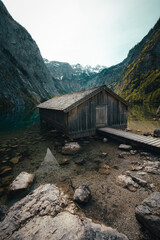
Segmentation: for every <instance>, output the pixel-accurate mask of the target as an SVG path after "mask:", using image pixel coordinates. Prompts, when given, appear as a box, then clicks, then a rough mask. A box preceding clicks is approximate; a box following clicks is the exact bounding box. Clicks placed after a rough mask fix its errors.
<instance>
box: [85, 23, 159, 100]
mask: <svg viewBox="0 0 160 240" xmlns="http://www.w3.org/2000/svg"><path fill="white" fill-rule="evenodd" d="M101 84H106V85H108V86H110V87H111V88H112V89H113V90H114V91H115V92H116V93H117V94H119V95H120V96H121V97H122V98H124V99H125V100H127V101H129V102H139V103H140V102H160V19H159V20H158V22H157V23H156V24H155V26H154V27H153V29H151V30H150V31H149V33H148V34H147V35H146V36H145V37H144V38H143V39H142V41H141V42H140V43H138V44H137V45H136V46H135V47H133V48H132V49H131V50H130V51H129V53H128V56H127V58H126V59H124V61H123V62H121V63H120V64H117V65H115V66H112V67H110V68H107V69H104V70H102V71H101V72H100V73H99V74H97V75H96V76H94V77H93V78H91V79H90V81H89V83H88V85H89V86H97V85H101Z"/></svg>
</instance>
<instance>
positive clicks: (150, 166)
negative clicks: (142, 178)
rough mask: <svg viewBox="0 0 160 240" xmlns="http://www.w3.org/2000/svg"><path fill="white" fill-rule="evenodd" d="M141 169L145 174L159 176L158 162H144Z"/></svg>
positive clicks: (159, 165)
mask: <svg viewBox="0 0 160 240" xmlns="http://www.w3.org/2000/svg"><path fill="white" fill-rule="evenodd" d="M143 168H144V171H145V172H148V173H153V174H157V175H159V174H160V162H159V161H155V162H151V161H145V162H144V164H143Z"/></svg>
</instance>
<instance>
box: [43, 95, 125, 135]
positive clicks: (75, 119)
mask: <svg viewBox="0 0 160 240" xmlns="http://www.w3.org/2000/svg"><path fill="white" fill-rule="evenodd" d="M39 111H40V118H41V120H42V121H43V120H45V121H46V122H48V123H50V124H52V125H53V126H54V127H56V128H57V129H59V130H61V131H63V132H64V133H66V134H67V135H70V136H73V137H81V136H87V135H91V134H94V133H95V132H96V128H97V127H102V126H103V127H105V126H106V127H107V126H108V127H114V128H125V127H126V126H127V115H126V112H127V106H126V105H124V104H123V103H122V102H120V101H119V100H117V99H115V98H114V97H113V96H111V95H110V94H109V93H107V92H106V91H102V92H100V93H98V94H97V95H96V96H93V97H92V98H90V99H89V100H86V101H85V102H84V103H82V104H80V105H78V106H77V107H75V108H73V109H72V110H71V111H69V112H68V113H64V112H63V111H57V110H49V109H39ZM105 114H106V115H105ZM96 115H97V116H96Z"/></svg>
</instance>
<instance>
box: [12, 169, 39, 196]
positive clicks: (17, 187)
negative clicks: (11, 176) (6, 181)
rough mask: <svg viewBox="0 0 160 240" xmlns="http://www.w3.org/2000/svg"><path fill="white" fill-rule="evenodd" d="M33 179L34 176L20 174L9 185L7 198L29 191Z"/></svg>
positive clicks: (25, 173) (24, 173)
mask: <svg viewBox="0 0 160 240" xmlns="http://www.w3.org/2000/svg"><path fill="white" fill-rule="evenodd" d="M34 177H35V175H34V174H31V173H27V172H21V173H20V174H19V175H18V176H17V177H16V179H15V180H14V181H13V182H12V183H11V185H10V188H9V197H14V196H16V195H17V194H20V193H22V192H25V191H27V190H29V187H30V185H31V184H32V183H33V181H34Z"/></svg>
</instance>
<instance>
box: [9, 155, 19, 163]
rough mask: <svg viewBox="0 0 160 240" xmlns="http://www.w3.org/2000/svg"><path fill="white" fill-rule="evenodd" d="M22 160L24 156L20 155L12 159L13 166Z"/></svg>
mask: <svg viewBox="0 0 160 240" xmlns="http://www.w3.org/2000/svg"><path fill="white" fill-rule="evenodd" d="M21 158H22V156H20V155H19V156H16V157H14V158H12V159H11V160H10V162H11V163H13V164H17V163H18V162H19V160H20V159H21Z"/></svg>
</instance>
